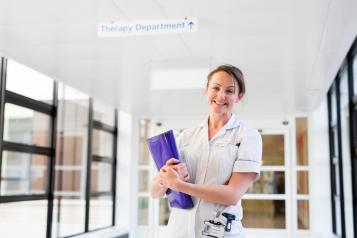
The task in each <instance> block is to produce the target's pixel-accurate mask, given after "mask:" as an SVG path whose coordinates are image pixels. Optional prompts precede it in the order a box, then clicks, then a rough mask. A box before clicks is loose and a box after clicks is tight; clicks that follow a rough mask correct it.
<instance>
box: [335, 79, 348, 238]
mask: <svg viewBox="0 0 357 238" xmlns="http://www.w3.org/2000/svg"><path fill="white" fill-rule="evenodd" d="M340 99H341V96H340V76H338V77H337V78H336V113H337V143H338V144H337V146H338V147H337V148H338V172H339V185H340V205H341V206H340V210H341V221H339V222H341V236H342V238H345V237H346V227H345V224H346V223H345V196H344V184H343V160H342V158H343V154H342V133H341V130H342V129H341V100H340Z"/></svg>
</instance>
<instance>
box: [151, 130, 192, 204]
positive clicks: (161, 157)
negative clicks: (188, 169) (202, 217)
mask: <svg viewBox="0 0 357 238" xmlns="http://www.w3.org/2000/svg"><path fill="white" fill-rule="evenodd" d="M147 144H148V147H149V150H150V153H151V156H152V158H153V159H154V162H155V165H156V168H157V170H160V169H161V167H162V166H164V165H165V164H166V161H168V160H169V159H171V158H175V159H177V160H180V156H179V153H178V150H177V146H176V141H175V136H174V133H173V131H172V130H169V131H166V132H164V133H161V134H159V135H156V136H154V137H151V138H148V139H147ZM166 195H167V198H168V201H169V203H170V206H171V207H177V208H183V209H188V208H192V207H193V201H192V198H191V196H190V195H188V194H186V193H182V192H177V191H175V190H172V189H167V191H166Z"/></svg>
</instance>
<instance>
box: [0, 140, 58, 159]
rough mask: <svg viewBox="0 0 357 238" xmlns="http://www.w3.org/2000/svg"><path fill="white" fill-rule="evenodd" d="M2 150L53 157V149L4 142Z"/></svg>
mask: <svg viewBox="0 0 357 238" xmlns="http://www.w3.org/2000/svg"><path fill="white" fill-rule="evenodd" d="M2 150H3V151H4V150H6V151H12V152H22V153H29V154H39V155H46V156H49V157H50V156H51V154H52V153H53V148H48V147H42V146H34V145H26V144H22V143H16V142H10V141H2Z"/></svg>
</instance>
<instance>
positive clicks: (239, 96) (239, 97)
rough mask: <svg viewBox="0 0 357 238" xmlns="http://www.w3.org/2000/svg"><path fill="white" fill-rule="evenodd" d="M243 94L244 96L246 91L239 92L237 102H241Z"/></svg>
mask: <svg viewBox="0 0 357 238" xmlns="http://www.w3.org/2000/svg"><path fill="white" fill-rule="evenodd" d="M243 96H244V93H239V94H238V96H237V98H236V103H237V102H239V101H240V100H242V98H243Z"/></svg>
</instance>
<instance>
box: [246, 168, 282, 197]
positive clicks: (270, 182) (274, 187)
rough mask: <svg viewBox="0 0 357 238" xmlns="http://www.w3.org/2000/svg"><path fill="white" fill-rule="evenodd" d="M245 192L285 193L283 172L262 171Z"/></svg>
mask: <svg viewBox="0 0 357 238" xmlns="http://www.w3.org/2000/svg"><path fill="white" fill-rule="evenodd" d="M247 193H264V194H285V173H284V172H274V171H262V172H261V173H260V178H259V180H258V181H256V182H255V183H253V185H252V186H251V187H250V188H249V189H248V191H247Z"/></svg>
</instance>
